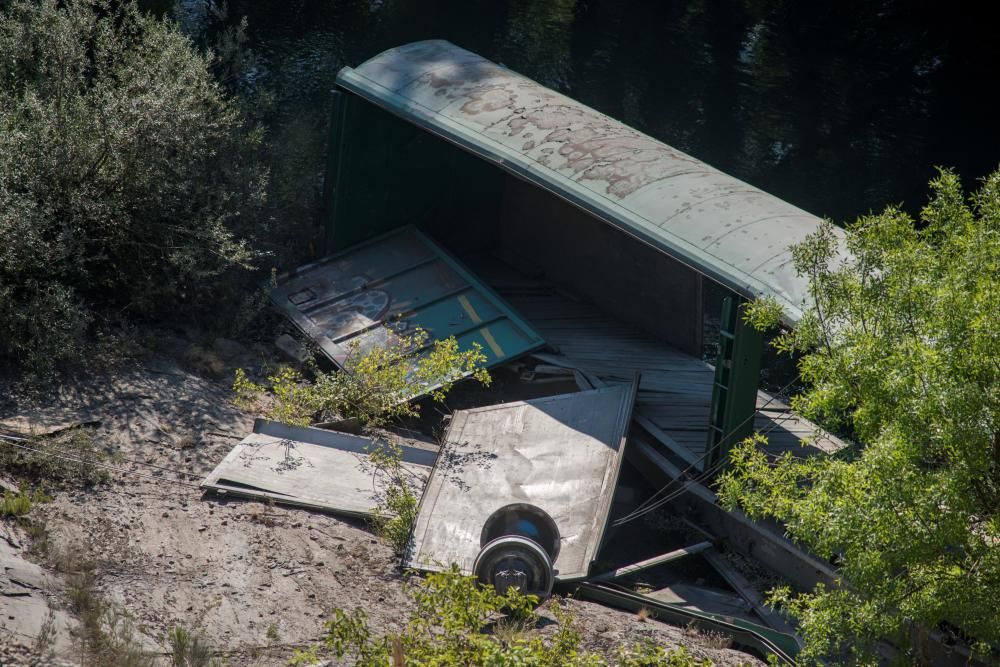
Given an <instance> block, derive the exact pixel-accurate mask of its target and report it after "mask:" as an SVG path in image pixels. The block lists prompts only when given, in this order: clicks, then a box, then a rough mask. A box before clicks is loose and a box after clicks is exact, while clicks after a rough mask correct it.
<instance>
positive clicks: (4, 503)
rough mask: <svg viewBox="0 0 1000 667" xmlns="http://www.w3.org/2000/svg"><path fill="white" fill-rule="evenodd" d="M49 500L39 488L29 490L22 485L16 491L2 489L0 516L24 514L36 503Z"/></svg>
mask: <svg viewBox="0 0 1000 667" xmlns="http://www.w3.org/2000/svg"><path fill="white" fill-rule="evenodd" d="M51 500H52V498H51V497H49V496H48V495H46V494H45V491H44V490H42V489H41V488H37V489H35V490H34V491H32V492H29V491H28V487H26V486H24V485H22V486H21V488H20V489H18V491H17V493H14V492H13V491H8V490H6V489H4V492H3V498H2V499H0V516H24V515H25V514H27V513H28V512H30V511H31V508H32V507H34V506H35V505H37V504H38V503H47V502H49V501H51Z"/></svg>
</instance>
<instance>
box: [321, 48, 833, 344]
mask: <svg viewBox="0 0 1000 667" xmlns="http://www.w3.org/2000/svg"><path fill="white" fill-rule="evenodd" d="M337 83H338V85H339V86H340V87H341V88H342V89H344V90H347V91H350V92H351V93H353V94H354V95H356V96H357V97H358V98H359V100H366V101H367V102H368V103H369V106H371V107H373V108H375V107H378V108H381V109H384V110H386V111H388V112H390V113H392V114H395V115H396V116H398V117H399V118H401V119H405V120H406V121H407V122H409V123H411V124H412V125H413V126H414V127H415V128H420V129H421V130H422V131H423V132H424V134H425V135H426V136H427V137H428V138H431V139H435V140H436V138H438V137H440V138H442V139H445V140H446V141H447V142H450V143H452V144H454V145H455V146H458V147H460V148H461V149H463V150H464V151H467V152H468V153H469V154H471V155H475V156H478V157H479V158H481V162H482V164H483V165H494V166H497V167H500V169H494V171H497V172H499V171H500V170H504V171H507V172H509V173H512V174H515V175H517V176H518V177H520V178H523V179H525V180H527V181H529V182H531V183H534V184H536V185H538V186H540V187H542V188H545V189H547V190H549V191H550V192H552V193H554V194H556V195H557V196H559V197H561V198H562V199H564V200H566V201H568V202H570V203H572V204H574V205H576V206H578V207H580V208H581V209H583V210H585V211H587V212H589V213H591V214H592V215H594V216H595V217H598V218H600V219H602V220H604V221H606V222H608V223H609V224H612V225H614V226H616V227H618V228H620V229H622V230H623V231H625V232H626V233H628V234H630V235H632V236H634V237H636V238H638V239H640V240H642V241H644V242H646V243H649V244H650V245H652V246H654V247H656V248H658V249H660V250H662V251H663V252H666V253H668V254H670V255H671V256H673V257H674V258H676V259H677V260H679V261H681V262H683V263H685V264H687V265H688V266H691V267H692V268H694V269H696V270H697V271H699V272H701V273H703V274H704V275H707V276H709V277H710V278H712V279H714V280H716V281H718V282H719V283H721V284H722V285H725V286H726V287H728V288H729V289H731V290H733V291H734V292H735V293H737V294H741V295H744V296H747V297H750V298H753V297H755V296H758V295H764V294H766V295H770V296H773V297H774V298H775V299H777V300H778V301H779V302H780V303H781V304H782V306H784V308H785V316H786V317H785V319H786V321H787V322H788V323H789V324H793V325H794V323H795V322H797V321H798V319H799V317H801V314H802V312H803V310H804V309H805V308H806V307H808V301H809V298H810V297H809V291H808V281H807V280H806V279H805V278H804V277H802V276H799V275H798V274H797V272H796V271H795V267H794V263H793V261H792V256H791V250H790V246H791V245H792V244H794V243H796V242H798V241H801V240H803V239H804V238H805V237H807V236H808V235H809V234H811V233H813V232H815V231H816V229H817V228H818V227H819V225H820V224H821V222H822V221H821V220H820V219H819V218H817V217H816V216H814V215H811V214H809V213H807V212H805V211H803V210H801V209H799V208H796V207H795V206H792V205H791V204H789V203H787V202H784V201H782V200H780V199H778V198H777V197H774V196H773V195H770V194H768V193H766V192H763V191H761V190H759V189H757V188H755V187H753V186H752V185H750V184H748V183H744V182H742V181H740V180H738V179H736V178H733V177H732V176H729V175H727V174H724V173H722V172H720V171H719V170H717V169H714V168H712V167H711V166H709V165H707V164H705V163H704V162H701V161H699V160H697V159H695V158H694V157H692V156H690V155H686V154H684V153H683V152H681V151H679V150H677V149H675V148H673V147H671V146H668V145H666V144H664V143H662V142H660V141H657V140H655V139H653V138H652V137H649V136H646V135H644V134H642V133H641V132H639V131H637V130H635V129H633V128H630V127H628V126H626V125H624V124H622V123H620V122H619V121H617V120H614V119H612V118H609V117H608V116H605V115H604V114H601V113H599V112H597V111H595V110H594V109H590V108H588V107H586V106H585V105H583V104H581V103H580V102H578V101H576V100H573V99H571V98H569V97H566V96H565V95H561V94H559V93H557V92H555V91H553V90H551V89H548V88H546V87H545V86H542V85H541V84H538V83H536V82H534V81H532V80H530V79H528V78H527V77H524V76H521V75H519V74H517V73H516V72H512V71H511V70H509V69H507V68H505V67H503V66H502V65H498V64H496V63H492V62H490V61H488V60H486V59H485V58H482V57H481V56H478V55H476V54H474V53H470V52H469V51H466V50H464V49H461V48H459V47H457V46H455V45H454V44H450V43H448V42H446V41H443V40H428V41H422V42H414V43H412V44H406V45H404V46H401V47H398V48H394V49H389V50H388V51H385V52H383V53H381V54H379V55H377V56H375V57H374V58H371V59H370V60H368V61H367V62H365V63H363V64H361V65H359V66H358V67H357V68H353V69H352V68H349V67H345V68H344V69H343V70H341V72H340V73H339V74H338V76H337ZM351 134H352V136H355V137H356V139H357V140H361V141H368V140H369V139H371V138H372V137H374V136H376V135H374V134H373V135H371V136H368V135H366V134H365V133H359V134H355V133H354V132H353V131H352V132H351ZM438 143H444V142H438ZM374 153H375V154H377V155H381V153H379V151H374ZM391 161H392V160H390V162H391ZM430 171H431V173H434V174H435V175H436V176H437V175H441V174H437V173H436V171H435V170H433V169H432V170H430ZM442 174H443V175H444V176H446V178H447V181H448V183H449V186H448V187H452V188H453V189H455V190H462V189H463V188H465V187H466V184H465V180H464V179H465V177H466V173H465V171H464V170H462V171H451V172H442ZM427 176H428V174H424V175H420V176H418V175H415V174H413V173H412V172H411V173H410V175H409V177H408V178H410V179H412V178H417V179H421V178H426V177H427ZM396 180H397V181H398V179H396ZM387 182H393V181H387ZM440 191H441V187H440V186H439V185H438V186H437V187H434V188H432V192H440ZM341 222H342V221H341V220H339V219H338V221H337V225H338V227H339V226H340V224H341ZM339 233H340V232H339V231H338V234H339ZM833 233H834V235H836V236H837V237H838V244H839V252H840V254H841V256H842V257H843V258H845V259H847V258H849V257H850V253H849V252H848V250H847V248H846V243H845V242H844V240H845V238H846V237H845V235H844V234H845V233H844V232H843V231H842V230H839V229H834V231H833Z"/></svg>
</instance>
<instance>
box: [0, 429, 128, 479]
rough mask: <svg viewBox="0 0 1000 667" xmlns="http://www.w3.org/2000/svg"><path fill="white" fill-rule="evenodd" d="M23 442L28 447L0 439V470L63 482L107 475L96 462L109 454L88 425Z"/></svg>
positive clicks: (106, 476)
mask: <svg viewBox="0 0 1000 667" xmlns="http://www.w3.org/2000/svg"><path fill="white" fill-rule="evenodd" d="M17 444H22V443H17ZM23 444H25V445H27V447H29V448H30V449H26V448H21V447H16V446H14V443H10V442H3V441H0V470H3V471H5V472H8V473H10V474H12V475H16V476H18V477H24V478H28V479H33V480H44V481H46V482H55V483H57V484H66V485H82V486H93V485H94V484H98V483H100V482H103V481H106V480H107V478H108V472H107V470H106V469H105V468H102V467H101V466H100V465H99V464H100V463H102V462H104V461H109V460H110V459H111V457H110V456H109V455H108V453H107V451H106V450H105V449H104V448H103V447H101V446H100V445H99V444H98V443H97V441H96V440H95V439H94V434H93V431H92V430H90V429H87V428H74V429H69V430H66V431H63V432H62V433H57V434H55V435H52V436H47V437H41V436H38V437H34V438H29V439H28V441H27V442H26V443H23ZM53 454H59V456H54V455H53Z"/></svg>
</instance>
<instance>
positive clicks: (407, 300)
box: [271, 227, 544, 368]
mask: <svg viewBox="0 0 1000 667" xmlns="http://www.w3.org/2000/svg"><path fill="white" fill-rule="evenodd" d="M271 298H272V300H273V301H274V303H275V304H276V305H277V306H278V308H279V309H280V310H282V311H283V312H284V313H285V314H287V315H288V317H289V318H290V319H291V320H292V321H293V322H294V323H295V324H296V326H298V327H299V329H301V330H302V332H303V333H304V334H305V335H306V336H308V337H309V338H311V339H312V340H313V341H314V342H315V343H316V344H317V345H318V346H319V348H320V349H321V350H322V351H323V353H324V354H325V355H326V356H327V357H329V358H330V360H331V361H333V362H334V363H335V364H337V366H338V367H341V368H342V367H343V366H344V364H345V362H346V361H347V358H348V355H349V353H350V352H351V349H352V347H353V346H356V348H357V349H358V350H359V352H362V353H363V352H364V351H365V350H368V349H371V348H372V347H373V346H376V345H378V344H379V343H381V342H383V341H385V340H386V338H387V337H391V336H395V335H397V334H398V335H405V334H406V333H408V332H411V331H413V330H415V329H417V328H420V329H423V330H424V331H426V332H427V333H428V334H429V336H430V340H429V341H428V342H433V341H434V340H442V339H445V338H448V337H450V336H454V337H455V338H456V339H457V340H458V343H459V347H460V349H462V350H467V349H470V348H471V347H472V344H473V343H478V344H479V345H480V347H481V348H482V350H483V352H484V353H485V354H486V358H487V362H486V365H487V366H494V365H497V364H500V363H504V362H506V361H509V360H510V359H512V358H514V357H517V356H519V355H521V354H525V353H526V352H530V351H532V350H536V349H538V348H539V347H541V346H542V345H544V340H542V338H541V336H539V335H538V334H537V333H535V332H534V331H533V330H532V329H531V327H529V326H528V324H527V323H526V322H524V321H523V320H522V319H521V318H519V317H518V316H517V315H516V314H515V313H514V312H513V311H512V310H511V309H510V307H509V306H507V304H505V303H504V302H503V301H502V300H501V299H500V297H498V296H497V295H495V294H494V293H493V292H492V291H490V289H489V288H488V287H486V286H485V285H484V284H483V283H482V282H481V281H479V280H478V279H477V278H476V277H475V276H473V275H472V274H471V273H470V272H469V271H468V270H466V269H465V268H464V267H463V266H462V265H461V264H459V262H458V261H456V260H455V259H454V258H453V257H451V256H450V255H449V254H448V253H447V252H445V250H444V249H443V248H441V247H440V246H438V245H437V244H436V243H434V241H432V240H431V239H430V238H428V237H427V236H425V235H424V234H423V233H421V232H420V231H418V230H417V229H415V228H413V227H403V228H401V229H398V230H396V231H393V232H390V233H389V234H386V235H384V236H380V237H377V238H375V239H372V240H370V241H366V242H365V243H361V244H358V245H356V246H353V247H351V248H348V249H347V250H345V251H343V252H340V253H337V254H335V255H331V256H330V257H326V258H324V259H321V260H319V261H317V262H313V263H312V264H307V265H305V266H303V267H300V268H299V269H297V270H295V271H293V272H291V273H290V274H285V275H283V276H281V277H280V278H279V282H278V287H277V288H276V289H275V290H273V291H272V293H271ZM418 353H419V351H418Z"/></svg>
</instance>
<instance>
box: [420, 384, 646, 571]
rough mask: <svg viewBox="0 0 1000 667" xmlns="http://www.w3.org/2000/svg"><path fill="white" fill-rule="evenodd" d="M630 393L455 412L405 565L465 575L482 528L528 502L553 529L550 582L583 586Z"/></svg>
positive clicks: (621, 389)
mask: <svg viewBox="0 0 1000 667" xmlns="http://www.w3.org/2000/svg"><path fill="white" fill-rule="evenodd" d="M637 384H638V383H637V382H633V383H632V384H629V385H620V386H615V387H607V388H604V389H596V390H593V391H585V392H580V393H575V394H562V395H558V396H549V397H546V398H539V399H534V400H530V401H518V402H514V403H506V404H503V405H494V406H489V407H484V408H476V409H472V410H459V411H456V412H455V413H454V415H453V416H452V421H451V425H450V426H449V428H448V433H447V434H446V439H445V445H444V447H443V449H442V451H441V455H440V457H439V458H438V462H437V464H436V465H435V467H434V470H433V472H432V473H431V477H430V480H428V482H427V487H426V490H425V491H424V496H423V498H422V499H421V501H420V509H419V513H418V515H417V521H416V526H415V528H414V531H413V544H412V548H411V549H410V551H409V553H408V554H407V556H406V558H405V559H404V564H405V565H406V566H408V567H413V568H418V569H422V570H437V569H440V568H441V567H447V566H448V565H449V564H451V563H456V564H458V566H459V567H460V568H461V569H462V570H463V571H464V572H471V571H472V567H473V563H474V561H475V559H476V555H477V554H478V553H479V550H480V548H481V547H482V544H481V543H480V540H481V537H482V530H483V525H484V524H485V523H486V520H487V519H488V518H489V517H490V516H491V515H492V514H493V513H494V512H496V511H497V510H499V509H500V508H502V507H505V506H507V505H510V504H512V503H527V504H531V505H534V506H536V507H538V508H540V509H542V510H543V511H544V512H546V513H547V514H548V515H549V516H550V517H552V519H553V520H555V523H556V526H557V527H558V528H559V533H560V548H559V555H558V557H557V558H556V560H555V563H554V566H555V569H556V570H557V571H558V574H557V577H558V578H559V579H560V580H563V581H567V580H573V579H578V578H582V577H586V576H587V574H588V571H589V569H590V563H591V561H592V560H593V558H594V556H595V555H596V553H597V549H598V548H599V547H600V544H601V541H602V539H603V535H604V529H605V526H606V524H607V519H608V512H609V511H610V508H611V499H612V496H613V495H614V491H615V486H616V484H617V482H618V471H619V468H620V466H621V461H622V456H623V454H624V448H625V434H626V430H627V428H628V424H629V420H630V419H631V415H632V404H633V403H634V401H635V391H636V385H637Z"/></svg>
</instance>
